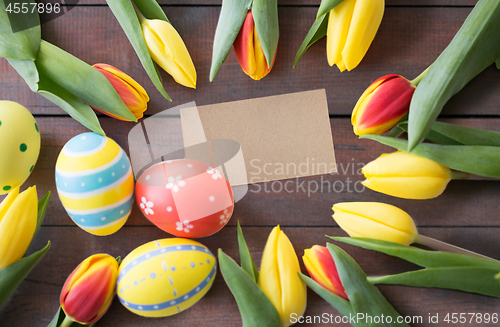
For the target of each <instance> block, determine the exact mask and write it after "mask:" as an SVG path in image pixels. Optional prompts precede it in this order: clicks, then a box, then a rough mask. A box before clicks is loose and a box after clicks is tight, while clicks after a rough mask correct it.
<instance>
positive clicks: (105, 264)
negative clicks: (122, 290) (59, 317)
mask: <svg viewBox="0 0 500 327" xmlns="http://www.w3.org/2000/svg"><path fill="white" fill-rule="evenodd" d="M117 278H118V262H117V261H116V259H115V258H113V257H111V256H110V255H108V254H95V255H92V256H90V257H88V258H87V259H85V260H84V261H83V262H82V263H80V265H78V267H76V269H75V270H74V271H73V272H72V273H71V275H69V277H68V279H67V280H66V282H65V283H64V286H63V289H62V291H61V297H60V302H61V307H62V309H63V310H64V312H65V313H66V318H67V319H69V320H71V321H74V322H78V323H80V324H84V325H90V324H93V323H95V322H96V321H98V320H99V319H100V318H101V317H102V316H103V315H104V314H105V313H106V311H107V310H108V308H109V306H110V305H111V301H112V300H113V297H114V295H115V285H116V280H117Z"/></svg>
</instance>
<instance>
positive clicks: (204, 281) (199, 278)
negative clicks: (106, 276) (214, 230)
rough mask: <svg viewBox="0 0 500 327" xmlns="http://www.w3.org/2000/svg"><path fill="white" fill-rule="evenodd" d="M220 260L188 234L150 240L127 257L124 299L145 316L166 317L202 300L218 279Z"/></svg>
mask: <svg viewBox="0 0 500 327" xmlns="http://www.w3.org/2000/svg"><path fill="white" fill-rule="evenodd" d="M216 271H217V261H216V259H215V257H214V255H213V254H212V252H210V250H209V249H208V248H207V247H205V246H204V245H203V244H200V243H198V242H195V241H193V240H189V239H185V238H167V239H161V240H157V241H153V242H149V243H146V244H144V245H142V246H140V247H138V248H136V249H135V250H133V251H132V252H130V253H129V254H128V255H127V256H126V257H125V259H123V261H122V263H121V265H120V268H119V271H118V281H117V287H116V290H117V294H118V298H119V299H120V302H121V303H122V304H123V305H124V306H125V307H126V308H127V309H129V310H130V311H132V312H133V313H135V314H138V315H140V316H145V317H166V316H171V315H174V314H176V313H179V312H181V311H183V310H186V309H187V308H189V307H191V306H192V305H193V304H195V303H196V302H198V301H199V300H200V299H201V298H202V297H203V296H204V295H205V294H206V293H207V292H208V290H209V289H210V287H211V286H212V283H213V281H214V279H215V273H216Z"/></svg>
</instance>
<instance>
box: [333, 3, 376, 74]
mask: <svg viewBox="0 0 500 327" xmlns="http://www.w3.org/2000/svg"><path fill="white" fill-rule="evenodd" d="M384 7H385V3H384V0H344V1H342V2H341V3H340V4H339V5H338V6H336V7H335V8H333V9H332V10H331V11H330V13H329V17H328V27H327V32H326V55H327V58H328V64H329V65H330V66H333V65H334V64H335V65H337V67H338V68H339V69H340V71H341V72H342V71H344V70H346V69H347V70H352V69H354V68H356V66H357V65H358V64H359V63H360V62H361V60H362V59H363V57H364V56H365V54H366V52H367V51H368V48H369V47H370V44H371V43H372V41H373V39H374V38H375V34H377V30H378V28H379V26H380V23H381V22H382V17H383V16H384Z"/></svg>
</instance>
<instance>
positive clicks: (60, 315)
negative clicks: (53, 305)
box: [47, 307, 97, 327]
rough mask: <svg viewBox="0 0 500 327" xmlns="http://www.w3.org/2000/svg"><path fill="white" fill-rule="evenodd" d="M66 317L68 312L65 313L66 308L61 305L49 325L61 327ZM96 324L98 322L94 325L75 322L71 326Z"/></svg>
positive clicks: (87, 326) (90, 326) (83, 326)
mask: <svg viewBox="0 0 500 327" xmlns="http://www.w3.org/2000/svg"><path fill="white" fill-rule="evenodd" d="M64 318H66V313H64V310H63V309H62V308H61V307H59V309H58V310H57V312H56V315H55V316H54V318H53V319H52V321H51V322H50V324H49V325H48V326H47V327H59V326H61V323H62V322H63V320H64ZM96 324H97V323H93V324H92V325H82V324H79V323H77V322H74V323H72V324H71V327H78V326H81V327H94V326H95V325H96Z"/></svg>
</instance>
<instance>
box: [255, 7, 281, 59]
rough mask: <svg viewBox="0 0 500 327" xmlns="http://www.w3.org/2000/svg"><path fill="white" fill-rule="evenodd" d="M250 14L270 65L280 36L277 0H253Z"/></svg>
mask: <svg viewBox="0 0 500 327" xmlns="http://www.w3.org/2000/svg"><path fill="white" fill-rule="evenodd" d="M252 15H253V20H254V22H255V29H256V30H257V35H258V36H259V41H260V44H261V46H262V51H263V52H264V56H265V57H266V62H267V67H268V68H269V67H271V66H272V64H273V61H274V55H275V54H276V50H277V47H278V40H279V36H280V31H279V25H278V1H277V0H253V2H252Z"/></svg>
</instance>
